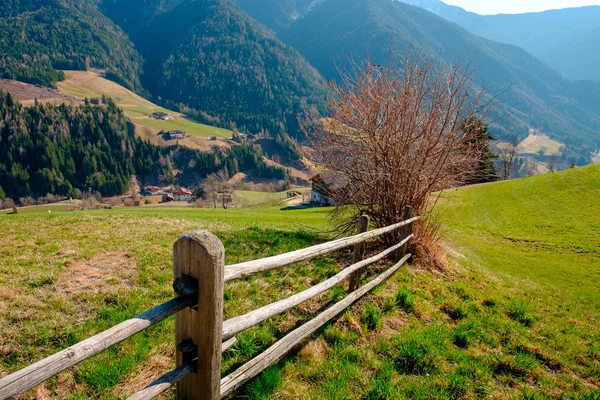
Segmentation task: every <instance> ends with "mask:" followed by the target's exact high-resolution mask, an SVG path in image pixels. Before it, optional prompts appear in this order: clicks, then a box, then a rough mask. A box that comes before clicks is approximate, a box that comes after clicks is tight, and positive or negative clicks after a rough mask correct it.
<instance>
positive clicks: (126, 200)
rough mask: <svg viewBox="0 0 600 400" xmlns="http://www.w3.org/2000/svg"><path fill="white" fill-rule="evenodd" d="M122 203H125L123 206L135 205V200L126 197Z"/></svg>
mask: <svg viewBox="0 0 600 400" xmlns="http://www.w3.org/2000/svg"><path fill="white" fill-rule="evenodd" d="M123 204H124V205H125V207H133V206H134V205H135V200H133V199H132V198H126V199H125V201H124V202H123Z"/></svg>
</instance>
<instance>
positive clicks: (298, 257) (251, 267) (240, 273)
mask: <svg viewBox="0 0 600 400" xmlns="http://www.w3.org/2000/svg"><path fill="white" fill-rule="evenodd" d="M418 220H419V217H414V218H411V219H408V220H406V221H402V222H400V223H397V224H394V225H390V226H388V227H385V228H380V229H375V230H372V231H369V232H365V233H360V234H358V235H355V236H350V237H345V238H341V239H337V240H333V241H331V242H327V243H323V244H319V245H316V246H312V247H308V248H306V249H301V250H296V251H292V252H290V253H286V254H280V255H278V256H273V257H268V258H263V259H260V260H254V261H247V262H244V263H240V264H234V265H229V266H227V267H225V282H230V281H233V280H236V279H242V278H246V277H249V276H252V275H254V274H257V273H259V272H265V271H269V270H272V269H277V268H283V267H286V266H288V265H292V264H295V263H298V262H301V261H306V260H310V259H313V258H316V257H319V256H323V255H327V254H330V253H333V252H334V251H336V250H341V249H343V248H345V247H349V246H352V245H355V244H358V243H362V242H364V241H365V240H369V239H372V238H375V237H378V236H381V235H384V234H386V233H389V232H393V231H395V230H397V229H400V228H402V227H404V226H407V225H410V224H412V223H413V222H415V221H418Z"/></svg>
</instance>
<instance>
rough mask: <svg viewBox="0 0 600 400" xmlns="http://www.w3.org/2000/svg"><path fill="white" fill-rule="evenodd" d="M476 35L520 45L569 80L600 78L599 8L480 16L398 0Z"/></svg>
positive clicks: (425, 1)
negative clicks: (422, 9) (599, 46)
mask: <svg viewBox="0 0 600 400" xmlns="http://www.w3.org/2000/svg"><path fill="white" fill-rule="evenodd" d="M401 1H403V2H405V3H408V4H413V5H415V6H418V7H422V8H424V9H426V10H429V11H431V12H433V13H435V14H438V15H439V16H441V17H442V18H445V19H447V20H448V21H452V22H455V23H457V24H459V25H460V26H462V27H464V28H465V29H467V30H468V31H469V32H472V33H474V34H476V35H478V36H482V37H484V38H486V39H491V40H495V41H498V42H502V43H510V44H514V45H516V46H519V47H521V48H523V49H525V50H527V51H528V52H529V53H531V54H533V55H534V56H536V57H538V58H539V59H540V60H542V61H544V62H546V63H547V64H548V65H550V66H551V67H552V68H554V69H556V70H557V71H558V72H560V73H561V74H562V75H564V76H565V77H567V78H570V79H588V80H597V81H600V68H599V66H600V53H599V52H598V51H597V49H598V41H600V7H597V6H593V7H580V8H567V9H562V10H550V11H545V12H538V13H525V14H502V15H479V14H475V13H471V12H468V11H465V10H464V9H462V8H460V7H455V6H450V5H447V4H445V3H443V2H442V1H440V0H401Z"/></svg>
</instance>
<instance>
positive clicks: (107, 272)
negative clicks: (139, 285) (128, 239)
mask: <svg viewBox="0 0 600 400" xmlns="http://www.w3.org/2000/svg"><path fill="white" fill-rule="evenodd" d="M65 264H66V268H64V269H63V270H62V271H61V273H60V275H59V277H58V280H57V282H56V286H55V288H56V290H57V291H58V292H61V293H66V294H68V295H72V294H77V293H81V292H93V293H106V292H111V291H114V290H115V288H117V287H130V286H131V285H132V283H133V280H134V279H135V274H136V268H137V266H136V263H135V261H134V260H133V259H132V257H131V254H129V253H127V252H122V251H119V252H110V253H102V254H98V255H96V256H94V257H92V258H91V259H89V260H86V261H82V262H77V263H73V262H66V263H65Z"/></svg>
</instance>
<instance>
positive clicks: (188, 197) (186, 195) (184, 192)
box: [173, 188, 192, 201]
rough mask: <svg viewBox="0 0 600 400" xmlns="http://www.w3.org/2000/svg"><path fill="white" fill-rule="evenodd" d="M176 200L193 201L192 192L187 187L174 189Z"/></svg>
mask: <svg viewBox="0 0 600 400" xmlns="http://www.w3.org/2000/svg"><path fill="white" fill-rule="evenodd" d="M173 198H174V199H175V201H192V192H191V191H190V190H189V189H186V188H179V189H176V190H175V191H173Z"/></svg>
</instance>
